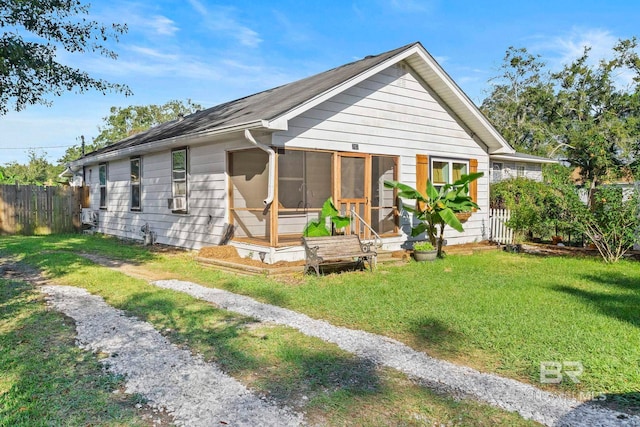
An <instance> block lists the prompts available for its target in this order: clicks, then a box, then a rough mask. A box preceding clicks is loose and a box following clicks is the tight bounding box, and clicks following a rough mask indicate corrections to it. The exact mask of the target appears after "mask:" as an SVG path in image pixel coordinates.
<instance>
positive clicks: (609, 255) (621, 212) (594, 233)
mask: <svg viewBox="0 0 640 427" xmlns="http://www.w3.org/2000/svg"><path fill="white" fill-rule="evenodd" d="M573 214H574V221H575V223H576V224H577V226H578V227H579V228H580V229H581V231H582V232H583V233H584V234H585V235H586V236H587V237H588V238H589V239H590V240H591V242H592V243H593V244H594V245H595V247H596V249H598V252H599V253H600V256H601V257H602V259H603V260H604V261H605V262H608V263H611V262H617V261H618V260H620V259H621V258H622V257H623V256H624V255H625V254H626V253H627V252H628V251H629V250H630V249H631V248H632V247H633V244H634V243H636V242H638V232H640V197H639V195H638V193H637V191H629V192H628V193H627V192H625V191H623V189H622V188H620V187H616V186H602V187H600V188H598V190H597V192H596V193H595V197H594V200H593V205H592V206H591V208H590V209H589V208H587V207H586V206H584V205H580V204H577V205H575V206H574V210H573Z"/></svg>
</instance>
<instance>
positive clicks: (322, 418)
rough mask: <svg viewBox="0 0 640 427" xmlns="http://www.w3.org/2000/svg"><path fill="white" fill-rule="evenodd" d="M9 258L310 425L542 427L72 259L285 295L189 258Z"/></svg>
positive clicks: (55, 240)
mask: <svg viewBox="0 0 640 427" xmlns="http://www.w3.org/2000/svg"><path fill="white" fill-rule="evenodd" d="M2 250H4V251H8V252H11V253H13V254H15V255H16V256H18V257H19V258H21V259H22V260H23V261H24V262H27V263H29V264H31V265H34V266H36V267H38V268H40V269H42V270H43V271H44V272H46V274H48V275H49V276H50V277H51V278H53V279H54V280H55V281H56V283H60V284H67V285H75V286H81V287H84V288H86V289H88V290H89V291H90V292H92V293H96V294H99V295H101V296H103V297H104V298H105V300H106V301H107V302H108V303H109V304H111V305H112V306H114V307H117V308H120V309H123V310H125V311H127V312H128V313H129V314H131V315H135V316H137V317H138V318H140V319H142V320H146V321H148V322H150V323H152V324H153V325H154V326H155V327H156V328H157V329H158V330H160V331H162V332H163V333H164V334H165V335H166V336H167V337H168V338H169V339H170V340H172V341H173V342H175V343H177V344H178V345H180V346H184V347H188V348H190V349H192V350H193V351H196V352H198V353H200V354H202V355H203V356H204V358H205V359H206V360H210V361H214V362H216V363H218V364H219V365H220V366H221V367H222V369H223V370H224V371H226V372H227V373H229V374H230V375H233V376H234V377H235V378H237V379H239V380H240V381H242V382H243V383H244V384H246V385H248V386H249V387H251V388H252V389H254V390H256V391H257V392H258V393H261V394H264V395H267V396H269V397H271V398H273V399H275V400H276V401H279V402H282V403H286V404H288V405H292V406H294V407H296V408H297V409H299V410H301V411H303V412H304V413H305V416H306V418H307V419H308V420H309V421H310V422H311V423H318V424H321V425H358V426H360V425H425V424H426V425H432V424H445V425H487V426H488V425H509V426H511V425H533V424H534V423H531V422H527V421H524V420H522V419H521V418H520V417H518V416H517V415H515V414H510V413H505V412H504V411H500V410H498V409H496V408H492V407H490V406H488V405H484V404H479V403H476V402H472V401H461V402H459V401H455V400H453V399H452V398H450V397H447V396H441V395H438V394H436V393H434V392H432V391H430V390H428V389H425V388H423V387H420V386H418V385H416V384H415V383H413V382H412V381H410V380H409V379H407V377H406V376H404V375H402V374H400V373H398V372H396V371H393V370H389V369H379V368H377V367H375V366H373V365H371V364H370V363H368V362H366V361H363V360H360V359H358V358H356V357H354V356H353V355H351V354H349V353H346V352H344V351H342V350H340V349H339V348H338V347H336V346H335V345H332V344H329V343H326V342H323V341H321V340H319V339H315V338H310V337H307V336H305V335H303V334H300V333H299V332H297V331H295V330H293V329H291V328H286V327H282V326H276V325H268V324H267V325H263V324H260V323H255V322H254V321H253V319H250V318H247V317H244V316H240V315H235V314H233V313H229V312H227V311H224V310H219V309H216V308H215V307H214V306H212V305H211V304H207V303H205V302H202V301H199V300H196V299H194V298H192V297H190V296H188V295H186V294H183V293H179V292H174V291H170V290H163V289H158V288H156V287H153V286H151V285H149V284H148V283H146V282H145V281H142V280H138V279H134V278H131V277H127V276H125V275H123V274H121V273H119V272H115V271H112V270H109V269H106V268H104V267H100V266H97V265H95V264H93V263H91V262H90V261H88V260H86V259H84V258H81V257H79V256H77V255H75V254H74V252H79V251H82V252H99V253H101V254H105V255H109V256H112V257H119V258H126V259H132V260H136V261H138V262H140V263H143V264H144V265H145V266H147V267H152V268H155V269H158V270H161V269H164V270H165V271H167V272H168V273H167V274H169V275H174V276H175V275H181V274H182V272H184V271H185V270H189V271H191V272H192V273H193V274H195V275H197V276H198V277H200V276H199V275H203V277H204V276H206V277H207V281H208V282H209V283H212V282H218V283H217V284H218V285H220V286H225V287H228V288H237V289H244V288H245V287H246V288H247V289H251V288H255V289H257V290H256V293H257V294H260V295H262V298H266V299H269V300H270V301H273V300H276V299H278V298H279V295H280V294H281V291H279V290H277V289H276V291H277V292H275V293H272V292H270V291H269V289H268V287H261V286H260V283H261V282H262V281H263V280H264V279H261V278H253V279H238V278H235V277H232V276H228V275H222V274H217V273H214V274H211V273H210V272H209V273H205V272H204V271H202V270H200V269H198V268H197V266H195V264H193V262H192V260H191V259H190V258H189V255H185V254H183V255H170V256H167V255H163V254H157V253H149V252H147V251H145V250H144V249H142V248H138V247H135V246H132V245H126V244H122V243H119V242H118V241H116V240H113V239H106V238H101V237H86V236H58V237H4V238H0V251H2ZM185 277H186V276H185ZM189 277H191V276H189ZM337 277H343V278H345V277H347V276H337ZM271 286H274V287H276V286H277V285H276V284H275V283H271ZM282 302H284V301H282Z"/></svg>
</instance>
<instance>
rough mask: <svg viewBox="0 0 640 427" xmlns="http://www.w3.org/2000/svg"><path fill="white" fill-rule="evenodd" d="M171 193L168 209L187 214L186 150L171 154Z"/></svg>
mask: <svg viewBox="0 0 640 427" xmlns="http://www.w3.org/2000/svg"><path fill="white" fill-rule="evenodd" d="M171 192H172V195H173V199H171V202H170V209H171V210H172V211H173V212H180V213H186V212H187V149H186V148H181V149H179V150H174V151H172V152H171Z"/></svg>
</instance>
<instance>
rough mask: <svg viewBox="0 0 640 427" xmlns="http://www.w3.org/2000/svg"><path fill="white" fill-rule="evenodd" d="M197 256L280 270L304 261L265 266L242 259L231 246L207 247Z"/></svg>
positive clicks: (264, 264)
mask: <svg viewBox="0 0 640 427" xmlns="http://www.w3.org/2000/svg"><path fill="white" fill-rule="evenodd" d="M198 256H199V257H201V258H209V259H218V260H222V261H228V262H232V263H234V264H242V265H248V266H251V267H260V268H282V267H301V266H304V264H305V262H304V261H278V262H276V263H274V264H267V263H264V262H262V261H258V260H255V259H250V258H242V257H241V256H240V255H238V251H237V250H236V248H234V247H233V246H229V245H225V246H207V247H204V248H202V249H200V252H199V253H198Z"/></svg>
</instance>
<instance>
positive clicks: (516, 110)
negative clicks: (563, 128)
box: [480, 46, 555, 155]
mask: <svg viewBox="0 0 640 427" xmlns="http://www.w3.org/2000/svg"><path fill="white" fill-rule="evenodd" d="M545 66H546V64H545V63H544V62H543V61H541V60H540V56H539V55H538V56H535V55H532V54H530V53H529V52H528V51H527V50H526V49H524V48H519V49H517V48H515V47H513V46H511V47H509V48H508V49H507V52H506V54H505V56H504V59H503V64H502V66H501V67H500V72H501V75H499V76H496V77H493V78H491V79H490V80H489V81H490V83H491V84H492V90H491V93H490V94H489V96H488V97H487V98H486V99H485V100H484V101H483V102H482V105H481V107H480V109H481V110H482V112H483V113H484V114H485V115H486V116H487V117H488V118H489V119H490V120H491V122H492V123H493V125H494V126H495V127H496V129H497V130H498V131H499V132H500V134H501V135H502V136H503V137H504V138H505V139H506V140H507V141H508V142H509V143H510V144H511V145H512V146H513V147H514V148H515V149H516V150H518V151H521V152H525V153H530V154H542V155H545V154H547V152H548V151H549V150H550V149H551V148H552V147H553V146H555V143H554V135H553V133H552V132H551V129H550V128H549V126H548V123H549V120H550V116H553V115H554V108H553V98H554V93H553V85H552V84H551V81H550V79H549V73H548V72H546V71H545V70H544V68H545Z"/></svg>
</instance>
